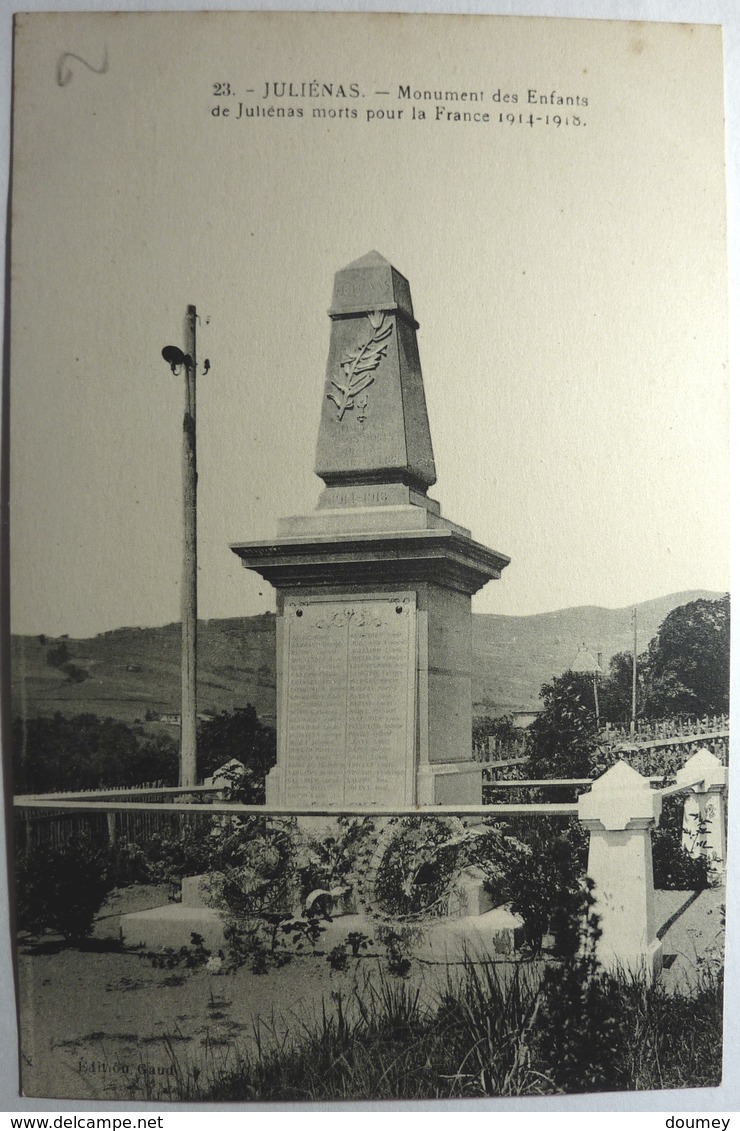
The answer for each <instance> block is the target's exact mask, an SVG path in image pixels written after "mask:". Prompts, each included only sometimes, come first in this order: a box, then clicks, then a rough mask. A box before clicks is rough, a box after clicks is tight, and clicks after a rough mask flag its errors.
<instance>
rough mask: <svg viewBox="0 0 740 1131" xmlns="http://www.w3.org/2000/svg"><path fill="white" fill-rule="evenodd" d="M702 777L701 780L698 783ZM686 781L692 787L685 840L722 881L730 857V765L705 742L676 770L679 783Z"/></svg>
mask: <svg viewBox="0 0 740 1131" xmlns="http://www.w3.org/2000/svg"><path fill="white" fill-rule="evenodd" d="M698 778H701V781H699V782H698V784H697V779H698ZM682 783H686V784H687V785H688V786H690V789H689V792H688V793H687V795H686V800H685V801H684V804H683V833H682V838H681V843H682V844H683V846H684V848H685V849H686V851H687V852H688V853H689V854H690V855H691V856H694V857H698V856H706V857H707V861H708V864H709V873H710V875H711V876H712V878H713V879H714V881H715V883H716V882H719V881H720V880H721V879H722V877H723V875H724V871H725V864H726V861H727V839H726V823H725V799H726V791H727V769H726V767H725V766H723V765H722V763H721V762H720V760H719V758H717V757H716V755H714V754H712V753H711V751H709V750H707V748H706V746H703V747H701V749H700V750H697V752H696V754H692V756H691V757H690V758H689V759H688V761H687V762H686V763H685V764H684V765H683V766H682V767H681V769H680V770H679V771H678V773H677V774H676V784H677V785H681V784H682Z"/></svg>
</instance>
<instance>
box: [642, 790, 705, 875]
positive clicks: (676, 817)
mask: <svg viewBox="0 0 740 1131" xmlns="http://www.w3.org/2000/svg"><path fill="white" fill-rule="evenodd" d="M703 831H704V830H703V829H702V828H701V827H700V825H699V824H698V823H697V827H696V829H690V830H689V832H690V833H691V835H692V836H694V837H696V838H698V839H699V840H701V837H702V836H703ZM682 833H683V799H682V798H681V797H667V798H666V799H665V801H664V802H663V812H662V813H661V817H660V822H659V824H658V827H657V829H654V830H653V835H652V842H653V883H654V884H655V887H656V888H661V889H663V890H664V891H701V890H702V889H703V888H706V887H709V862H708V860H707V858H706V856H691V855H690V853H688V852H687V851H686V849H685V848H684V847H683V844H682V843H681V837H682Z"/></svg>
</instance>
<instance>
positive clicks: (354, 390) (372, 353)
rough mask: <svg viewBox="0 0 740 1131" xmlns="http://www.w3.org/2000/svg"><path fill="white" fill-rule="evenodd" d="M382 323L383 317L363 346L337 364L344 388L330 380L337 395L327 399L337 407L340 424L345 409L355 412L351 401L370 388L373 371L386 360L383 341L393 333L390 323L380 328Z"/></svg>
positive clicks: (385, 347) (372, 322)
mask: <svg viewBox="0 0 740 1131" xmlns="http://www.w3.org/2000/svg"><path fill="white" fill-rule="evenodd" d="M368 317H369V316H368ZM376 318H377V315H376ZM374 321H375V320H374V319H373V320H371V324H374ZM384 322H385V316H382V318H381V322H380V325H379V326H378V327H377V329H376V330H375V333H374V334H373V336H372V337H371V338H368V340H367V341H366V342H361V343H360V344H359V345H358V346H357V348H356V349H354V350H349V351H348V352H347V353H346V354H345V355H344V357H343V358H342V360H341V362H340V363H339V364H340V366H341V368H342V370H343V371H344V384H342V382H341V381H335V380H334V378H332V380H331V383H332V385H333V386H334V388H335V389H336V392H329V393H327V394H326V395H327V397H328V399H329V400H330V401H333V402H334V404H335V405H336V406H337V409H338V410H339V411H338V414H337V415H338V419H339V420H341V419H342V417H343V416H344V414H345V412H347V410H348V409H351V408H354V400H355V397H356V396H357V395H358V393H361V392H362V390H363V389H366V388H367V386H368V385H372V383H373V381H374V380H375V376H374V374H375V370H376V369H377V368H378V366H379V365H380V362H381V360H382V359H383V358H384V357H385V355H386V351H387V349H388V342H387V341H385V339H386V338H388V337H389V336H390V333H391V331H392V330H393V323H392V322H388V323H387V324H386V325H384V324H383V323H384ZM381 342H384V344H383V345H381V344H380V343H381Z"/></svg>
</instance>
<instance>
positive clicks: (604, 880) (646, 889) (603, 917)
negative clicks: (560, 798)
mask: <svg viewBox="0 0 740 1131" xmlns="http://www.w3.org/2000/svg"><path fill="white" fill-rule="evenodd" d="M661 805H662V799H661V796H660V794H659V793H658V792H657V791H656V790H653V789H651V788H650V782H649V781H648V780H647V779H646V778H643V777H642V776H641V775H640V774H638V773H637V771H636V770H633V769H632V767H631V766H629V765H628V764H627V763H626V762H624V761H619V762H617V763H616V765H614V766H612V767H611V769H609V770H607V772H606V773H605V774H602V776H601V777H600V778H597V780H596V781H595V782H594V784H593V785H592V787H591V790H590V791H589V792H588V793H583V794H581V796H580V797H579V798H578V818H579V820H580V821H581V823H582V824H584V825H585V826H586V828H587V829H588V830H589V832H590V834H591V835H590V842H589V850H588V875H589V876H590V877H591V879H592V880H593V882H594V896H595V899H596V903H595V905H594V911H595V913H596V914H597V915H598V917H599V925H600V927H601V931H602V934H601V937H600V938H599V940H598V942H597V944H596V956H597V958H598V960H599V962H600V963H601V965H602V966H604V967H605V968H606V969H608V970H612V971H617V970H623V971H625V972H626V973H628V974H630V975H635V976H637V977H641V978H647V979H649V980H652V979H654V978H656V977H657V975H658V974H659V972H660V970H661V968H662V947H661V943H660V941H659V940H658V939H657V938H656V935H655V891H654V888H653V849H652V843H651V840H650V830H651V829H652V828H653V827H654V826H655V825H656V824H657V822H658V818H659V817H660V810H661Z"/></svg>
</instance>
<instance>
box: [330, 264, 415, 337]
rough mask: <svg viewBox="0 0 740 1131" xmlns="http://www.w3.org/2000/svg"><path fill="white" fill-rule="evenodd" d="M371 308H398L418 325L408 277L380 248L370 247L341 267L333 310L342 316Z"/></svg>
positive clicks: (411, 321)
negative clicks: (364, 253)
mask: <svg viewBox="0 0 740 1131" xmlns="http://www.w3.org/2000/svg"><path fill="white" fill-rule="evenodd" d="M368 310H385V311H388V312H391V311H395V312H396V313H397V314H398V316H399V317H400V318H403V319H404V320H405V321H406V322H410V323H411V324H412V325H413V326H414V329H418V326H417V323H416V322H415V321H414V308H413V307H412V305H411V289H410V287H409V284H408V280H407V279H405V278H404V276H403V275H402V274H401V272H400V271H397V270H396V268H395V267H394V266H393V265H392V264H391V263H389V262H388V260H387V259H384V258H383V256H382V255H380V254H379V253H378V252H377V251H369V252H368V253H367V255H363V256H362V257H361V258H360V259H355V260H353V261H352V263H348V264H347V266H346V267H343V268H342V270H341V271H337V273H336V275H335V276H334V293H333V295H332V303H331V309H330V311H329V314H330V316H331V317H332V318H342V317H346V316H347V315H348V314H361V313H365V312H366V311H368Z"/></svg>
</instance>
